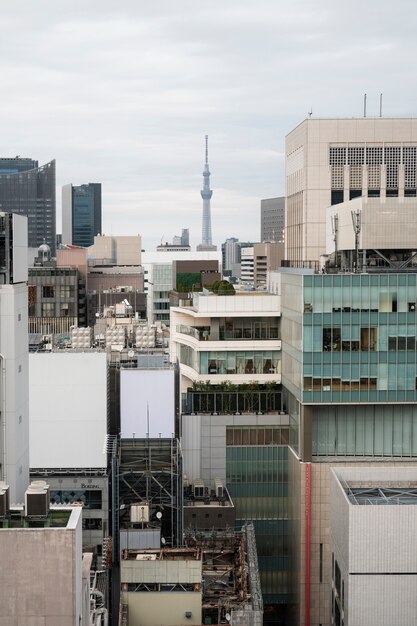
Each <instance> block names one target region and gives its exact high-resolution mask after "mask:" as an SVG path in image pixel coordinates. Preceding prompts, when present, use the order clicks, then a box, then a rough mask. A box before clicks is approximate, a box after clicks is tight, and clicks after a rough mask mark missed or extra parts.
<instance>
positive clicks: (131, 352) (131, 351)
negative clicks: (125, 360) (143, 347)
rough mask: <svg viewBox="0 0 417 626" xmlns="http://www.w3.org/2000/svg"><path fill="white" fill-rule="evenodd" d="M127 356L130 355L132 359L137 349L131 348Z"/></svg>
mask: <svg viewBox="0 0 417 626" xmlns="http://www.w3.org/2000/svg"><path fill="white" fill-rule="evenodd" d="M127 356H128V357H129V359H132V358H133V357H134V356H135V351H134V350H129V352H128V353H127Z"/></svg>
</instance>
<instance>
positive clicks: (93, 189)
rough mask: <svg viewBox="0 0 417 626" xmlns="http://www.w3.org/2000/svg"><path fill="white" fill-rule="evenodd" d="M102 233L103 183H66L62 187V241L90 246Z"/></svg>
mask: <svg viewBox="0 0 417 626" xmlns="http://www.w3.org/2000/svg"><path fill="white" fill-rule="evenodd" d="M100 233H101V183H88V184H86V185H78V186H75V185H71V184H69V185H64V187H63V188H62V241H63V243H69V244H72V245H74V246H83V247H88V246H92V245H93V243H94V237H95V235H98V234H100Z"/></svg>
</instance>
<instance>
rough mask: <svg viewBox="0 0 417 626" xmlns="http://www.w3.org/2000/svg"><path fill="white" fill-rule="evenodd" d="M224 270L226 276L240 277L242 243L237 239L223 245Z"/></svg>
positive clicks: (227, 240)
mask: <svg viewBox="0 0 417 626" xmlns="http://www.w3.org/2000/svg"><path fill="white" fill-rule="evenodd" d="M238 268H239V269H238ZM222 269H223V274H224V275H225V276H237V277H238V276H239V275H240V243H239V239H236V237H229V238H228V239H226V241H225V242H224V243H222Z"/></svg>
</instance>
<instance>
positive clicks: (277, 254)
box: [253, 242, 285, 289]
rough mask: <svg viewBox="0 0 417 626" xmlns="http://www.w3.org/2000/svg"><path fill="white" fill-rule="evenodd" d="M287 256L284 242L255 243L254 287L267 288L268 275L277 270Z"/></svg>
mask: <svg viewBox="0 0 417 626" xmlns="http://www.w3.org/2000/svg"><path fill="white" fill-rule="evenodd" d="M284 256H285V245H284V242H271V243H255V244H254V246H253V286H254V287H255V289H258V288H262V287H263V288H265V289H266V285H267V278H268V273H269V272H270V271H271V270H277V269H278V268H279V267H280V266H281V261H282V260H283V259H284Z"/></svg>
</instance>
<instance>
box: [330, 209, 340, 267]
mask: <svg viewBox="0 0 417 626" xmlns="http://www.w3.org/2000/svg"><path fill="white" fill-rule="evenodd" d="M332 233H333V241H334V258H335V264H336V267H337V266H338V264H337V239H338V233H339V215H338V214H337V213H335V214H334V215H333V216H332Z"/></svg>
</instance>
